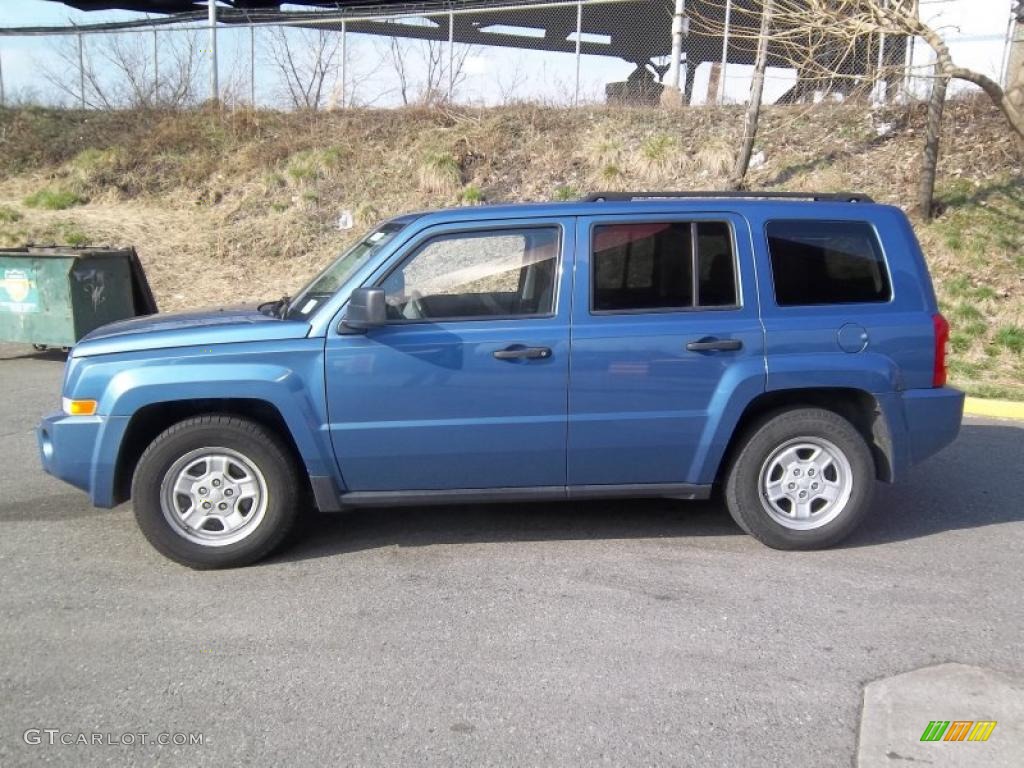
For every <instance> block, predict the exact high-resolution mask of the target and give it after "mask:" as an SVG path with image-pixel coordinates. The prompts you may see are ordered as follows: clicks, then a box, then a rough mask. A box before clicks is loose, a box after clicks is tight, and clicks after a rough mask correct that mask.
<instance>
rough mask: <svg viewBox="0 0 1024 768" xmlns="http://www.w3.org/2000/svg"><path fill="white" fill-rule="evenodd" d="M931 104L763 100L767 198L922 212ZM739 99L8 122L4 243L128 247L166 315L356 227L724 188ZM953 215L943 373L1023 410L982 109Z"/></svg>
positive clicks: (332, 249) (1021, 190)
mask: <svg viewBox="0 0 1024 768" xmlns="http://www.w3.org/2000/svg"><path fill="white" fill-rule="evenodd" d="M922 120H923V113H922V111H921V110H920V109H903V108H899V109H892V110H886V111H880V112H875V113H873V114H872V115H868V114H866V113H865V111H864V109H863V108H862V107H860V106H857V107H853V106H842V105H818V106H814V107H806V106H803V107H776V108H772V109H770V110H768V112H767V115H766V117H765V119H764V122H763V130H762V133H761V137H760V139H759V141H758V144H757V150H760V151H763V152H764V156H765V162H764V163H763V165H760V166H759V167H758V168H756V170H754V171H753V172H752V174H751V179H750V181H751V186H752V188H757V189H790V190H812V189H814V190H839V189H844V190H846V189H848V190H858V191H865V192H868V193H870V194H872V195H873V196H875V197H876V198H877V199H879V200H881V201H885V202H892V203H896V204H899V205H903V206H905V207H909V206H910V205H911V204H912V201H913V197H914V188H915V184H916V173H917V168H918V162H919V151H920V144H921V134H922ZM740 123H741V112H740V110H739V109H738V108H716V107H708V108H691V109H684V110H677V111H671V112H668V111H662V110H655V109H578V110H561V109H549V108H540V107H526V106H523V107H509V108H500V109H487V110H458V111H450V110H446V111H422V110H397V111H396V110H387V111H384V110H381V111H363V110H359V111H345V112H335V113H327V114H321V115H308V114H283V113H277V112H236V113H228V114H223V115H221V114H214V113H204V112H193V113H184V114H161V113H129V112H121V113H98V114H97V113H91V112H88V113H78V112H64V111H60V112H58V111H46V110H19V111H10V110H7V111H3V110H0V245H19V244H23V243H24V242H27V241H34V242H40V243H41V242H64V243H72V244H84V243H91V244H96V243H117V244H133V245H135V246H136V247H137V248H138V249H139V252H140V255H141V256H142V259H143V261H144V263H145V265H146V268H147V271H148V273H149V276H150V280H151V282H152V283H153V287H154V290H155V291H156V294H157V299H158V301H159V303H160V306H161V308H162V309H164V310H175V309H183V308H188V307H196V306H207V305H211V304H217V303H238V302H243V301H254V300H258V299H265V298H271V297H276V296H278V295H280V294H282V293H288V292H292V291H294V290H295V288H297V287H298V286H299V285H301V284H302V283H303V282H304V280H305V279H306V278H307V277H308V276H309V275H311V274H312V273H313V272H315V271H316V270H317V269H318V268H320V267H321V266H323V265H324V264H325V263H326V262H327V261H329V260H330V259H331V257H332V255H333V254H335V253H337V252H338V251H339V250H340V249H341V248H343V247H344V246H345V244H346V243H347V242H348V241H349V240H350V239H351V238H353V237H354V236H355V235H356V234H357V233H358V232H357V231H344V232H342V231H338V229H337V227H336V222H337V219H338V214H339V212H340V211H342V210H349V211H351V212H352V213H353V214H354V216H355V219H356V223H357V227H356V230H359V229H361V228H365V227H369V226H372V225H373V224H374V223H375V222H377V221H379V220H380V219H381V218H383V217H387V216H390V215H393V214H395V213H399V212H403V211H409V210H415V209H421V208H426V207H434V206H447V205H458V204H474V203H479V202H499V201H518V200H548V199H562V198H566V199H567V198H572V197H575V196H577V195H579V194H581V193H583V192H585V191H588V190H593V189H715V188H721V187H722V185H723V184H724V180H725V176H726V174H727V172H728V169H729V167H730V164H731V161H732V150H731V147H733V146H735V141H736V137H737V133H738V130H739V125H740ZM940 175H941V178H940V183H939V197H940V201H941V205H942V208H943V212H942V215H941V216H940V217H939V218H937V219H936V220H935V221H934V222H931V223H929V224H926V225H923V224H922V225H919V227H918V233H919V235H920V237H921V240H922V242H923V244H924V247H925V251H926V253H927V256H928V259H929V262H930V264H931V268H932V272H933V274H934V276H935V278H936V282H937V287H938V291H939V294H940V297H941V301H942V306H943V310H944V311H945V312H946V313H947V316H948V317H949V318H950V320H951V322H952V325H953V328H954V333H953V339H952V343H953V348H954V357H953V379H954V380H955V381H956V382H957V383H958V384H960V385H961V386H964V387H966V388H967V389H968V390H970V391H972V392H975V393H977V394H982V395H989V396H1008V397H1015V398H1018V399H1024V291H1022V288H1024V285H1022V283H1024V278H1022V275H1024V249H1022V246H1024V154H1022V152H1021V150H1020V148H1018V147H1017V146H1016V145H1015V144H1014V143H1013V141H1011V140H1010V139H1009V138H1008V137H1007V135H1006V132H1005V130H1004V129H1003V124H1002V122H1001V119H1000V117H999V116H998V115H997V114H996V113H995V112H994V110H993V109H992V108H991V107H990V106H989V105H988V104H987V103H985V102H981V101H978V102H973V101H971V102H962V103H955V104H953V105H951V108H950V109H949V110H948V118H947V121H946V132H945V136H944V147H943V156H942V160H941V172H940Z"/></svg>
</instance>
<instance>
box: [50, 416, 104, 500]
mask: <svg viewBox="0 0 1024 768" xmlns="http://www.w3.org/2000/svg"><path fill="white" fill-rule="evenodd" d="M103 426H104V417H102V416H68V415H66V414H64V413H55V414H52V415H50V416H47V417H46V418H44V419H43V420H42V422H41V423H40V424H39V428H38V429H37V430H36V438H37V440H38V442H39V458H40V461H42V464H43V470H44V471H45V472H47V473H48V474H51V475H53V476H54V477H57V478H60V479H61V480H63V481H64V482H66V483H70V484H71V485H73V486H75V487H76V488H81V489H82V490H83V491H87V492H88V493H89V495H90V497H94V494H93V488H94V478H95V474H96V465H95V462H94V460H93V459H94V456H95V454H96V446H97V445H98V443H99V438H100V435H101V433H102V432H103ZM93 500H94V502H95V498H94V499H93Z"/></svg>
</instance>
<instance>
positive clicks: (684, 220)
mask: <svg viewBox="0 0 1024 768" xmlns="http://www.w3.org/2000/svg"><path fill="white" fill-rule="evenodd" d="M705 223H707V224H724V225H725V227H726V228H727V229H728V230H729V246H730V249H731V252H732V267H733V269H732V281H733V288H734V290H735V296H736V301H735V303H733V304H716V305H707V306H704V305H700V304H698V303H697V297H698V293H699V285H700V276H699V271H698V270H699V266H700V252H699V249H698V247H697V236H696V235H697V230H696V228H697V225H698V224H705ZM618 224H689V225H690V270H691V275H692V279H691V281H690V282H691V288H690V290H691V296H690V300H691V301H692V302H693V305H692V306H689V307H639V308H636V309H594V291H595V290H596V288H597V281H596V280H595V279H594V276H595V273H596V270H597V262H596V261H595V260H594V229H595V228H597V227H607V226H615V225H618ZM586 248H587V259H588V261H589V263H590V268H589V269H588V270H587V271H588V272H589V275H588V280H589V283H590V284H589V286H588V294H589V295H588V305H589V306H588V307H587V309H588V312H589V314H590V315H592V316H597V317H600V316H603V315H665V314H675V313H687V312H738V311H740V310H742V309H743V292H742V287H741V283H740V260H739V248H738V242H737V240H736V227H734V226H733V222H732V221H731V220H729V219H728V218H724V217H723V218H717V217H714V216H709V217H707V218H704V217H701V216H697V217H696V218H694V217H693V215H692V214H691V215H683V216H678V217H677V216H658V215H656V214H655V215H653V216H639V217H635V218H634V217H629V218H626V217H623V218H619V217H616V218H615V219H607V220H595V221H591V222H590V226H589V227H588V229H587V245H586Z"/></svg>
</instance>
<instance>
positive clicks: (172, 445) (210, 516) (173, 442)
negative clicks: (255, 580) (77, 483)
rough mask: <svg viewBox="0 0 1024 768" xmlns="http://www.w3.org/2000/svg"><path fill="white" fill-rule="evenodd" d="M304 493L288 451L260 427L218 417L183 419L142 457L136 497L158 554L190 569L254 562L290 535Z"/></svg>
mask: <svg viewBox="0 0 1024 768" xmlns="http://www.w3.org/2000/svg"><path fill="white" fill-rule="evenodd" d="M300 498H301V493H300V484H299V477H298V472H297V470H296V468H295V464H294V462H293V461H292V459H291V457H290V455H289V453H288V451H287V449H285V447H284V446H283V445H282V444H281V442H280V441H279V440H278V439H277V438H276V437H275V436H274V435H273V434H271V433H270V432H269V431H268V430H266V429H265V428H264V427H263V426H261V425H260V424H257V423H256V422H253V421H249V420H248V419H243V418H239V417H236V416H228V415H222V414H214V415H207V416H198V417H195V418H191V419H187V420H185V421H182V422H179V423H178V424H175V425H174V426H172V427H170V428H169V429H167V430H165V431H164V432H163V433H161V434H160V435H159V436H158V437H157V438H156V440H154V441H153V442H152V443H151V444H150V446H149V447H148V448H147V449H146V451H145V452H144V453H143V454H142V458H140V459H139V464H138V466H137V468H136V470H135V476H134V478H133V480H132V500H133V503H134V507H135V519H136V520H137V521H138V524H139V528H141V529H142V533H143V534H144V535H145V537H146V538H147V539H148V540H149V543H150V544H152V545H153V547H154V548H156V549H157V550H158V551H159V552H160V553H162V554H163V555H165V556H167V557H169V558H170V559H171V560H174V561H176V562H178V563H181V564H182V565H187V566H188V567H190V568H197V569H210V568H232V567H238V566H243V565H248V564H250V563H253V562H255V561H257V560H259V559H261V558H263V557H265V556H267V555H268V554H270V552H272V551H273V550H274V549H275V548H276V547H277V546H278V545H280V544H281V542H282V541H284V539H285V538H286V537H287V535H288V533H289V531H290V530H291V528H292V526H293V524H294V522H295V518H296V515H297V513H298V509H297V504H298V500H299V499H300Z"/></svg>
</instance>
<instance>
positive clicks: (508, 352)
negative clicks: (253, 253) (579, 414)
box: [326, 219, 575, 492]
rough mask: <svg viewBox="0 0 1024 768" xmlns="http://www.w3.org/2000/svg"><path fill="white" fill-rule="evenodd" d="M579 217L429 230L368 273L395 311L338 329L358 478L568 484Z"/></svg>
mask: <svg viewBox="0 0 1024 768" xmlns="http://www.w3.org/2000/svg"><path fill="white" fill-rule="evenodd" d="M574 234H575V233H574V231H573V228H572V220H571V219H551V220H545V221H539V222H538V221H535V220H531V222H530V223H529V225H523V224H522V223H517V222H515V221H493V222H473V223H472V224H462V225H443V226H438V227H433V228H430V229H428V230H426V231H425V232H423V233H421V235H419V236H418V237H417V238H416V239H415V240H414V241H413V242H412V243H411V244H410V245H409V246H408V247H406V248H404V249H403V250H402V251H401V252H400V253H398V254H396V255H395V256H394V257H393V258H392V259H391V260H390V261H389V263H388V264H387V265H385V266H384V267H382V269H381V270H379V271H378V272H377V273H376V274H375V276H374V277H373V278H371V279H370V281H369V282H368V283H367V285H372V286H380V287H383V288H384V289H385V294H386V302H387V307H388V316H389V318H390V321H389V323H388V324H387V325H386V326H384V327H381V328H376V329H372V330H370V331H369V332H368V333H366V334H365V335H362V336H350V335H342V334H339V333H338V332H337V328H332V329H331V330H330V331H329V332H328V338H327V342H326V377H327V382H326V384H327V404H328V413H329V417H330V431H331V439H332V441H333V444H334V449H335V453H336V455H337V457H338V463H339V466H340V469H341V473H342V477H343V478H344V482H345V486H346V490H347V491H363V492H368V491H417V490H459V489H488V488H524V487H534V486H540V487H549V488H550V487H562V486H564V485H565V447H566V410H567V409H566V396H567V393H566V390H567V386H568V372H569V311H570V304H571V302H570V300H569V299H570V286H571V280H572V270H571V269H567V268H563V265H564V264H570V265H571V263H572V255H573V254H572V252H573V240H574Z"/></svg>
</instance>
